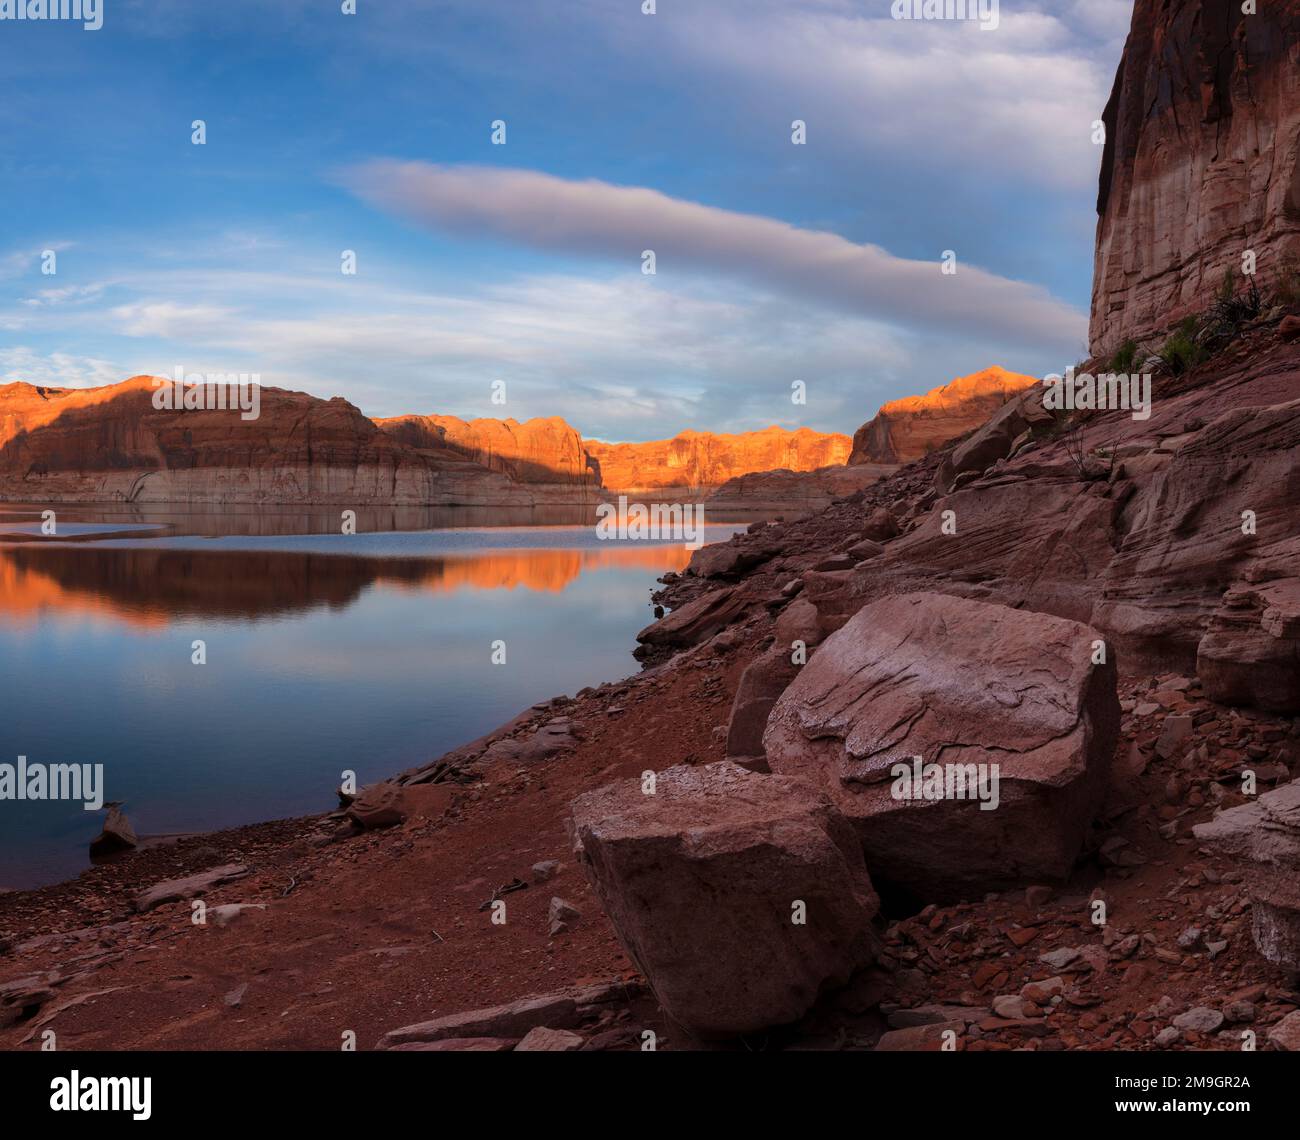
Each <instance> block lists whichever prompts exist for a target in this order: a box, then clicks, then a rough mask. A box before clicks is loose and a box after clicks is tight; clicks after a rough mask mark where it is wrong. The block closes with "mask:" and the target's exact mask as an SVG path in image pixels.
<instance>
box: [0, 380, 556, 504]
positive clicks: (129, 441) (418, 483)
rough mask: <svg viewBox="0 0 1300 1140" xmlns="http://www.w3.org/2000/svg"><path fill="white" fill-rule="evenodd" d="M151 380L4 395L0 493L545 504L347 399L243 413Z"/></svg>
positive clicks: (283, 398) (295, 396)
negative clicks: (172, 392) (178, 404)
mask: <svg viewBox="0 0 1300 1140" xmlns="http://www.w3.org/2000/svg"><path fill="white" fill-rule="evenodd" d="M158 390H159V389H158V388H157V386H156V384H155V381H154V379H153V378H152V377H148V376H136V377H133V378H132V379H130V380H127V381H124V382H123V383H121V384H115V385H112V386H109V387H105V388H88V389H60V388H40V387H35V386H33V385H30V384H10V385H6V386H5V387H4V388H2V389H0V497H4V498H9V499H28V500H34V501H40V502H50V501H63V500H80V501H130V502H206V503H285V502H293V503H313V502H314V503H337V504H340V505H344V506H360V505H364V504H367V503H373V502H382V503H431V504H497V503H500V504H520V503H529V502H535V501H545V496H544V494H543V493H542V492H541V491H538V490H530V489H528V488H525V487H522V486H521V485H519V484H517V483H515V482H514V481H512V480H511V479H509V478H507V477H506V476H504V475H501V474H498V473H496V472H493V471H488V470H487V469H485V468H484V467H482V466H480V465H479V464H477V463H474V462H472V461H471V460H468V459H466V458H465V457H464V456H463V455H462V454H461V453H459V452H458V451H456V450H454V449H452V448H450V447H442V448H428V449H420V450H416V449H414V448H412V447H409V446H407V445H405V444H402V443H400V442H398V441H397V440H395V439H393V438H392V437H391V436H389V435H388V434H386V433H385V432H383V431H381V430H380V429H379V428H378V427H376V426H375V425H374V423H372V422H371V421H370V420H368V419H367V418H366V417H365V416H363V415H362V414H361V412H360V411H359V410H358V409H357V408H355V407H353V405H351V404H349V403H348V402H347V401H346V400H344V399H342V398H341V397H335V398H333V399H331V400H320V399H317V398H315V397H314V396H309V395H307V394H305V393H302V392H287V391H283V390H281V389H278V388H262V389H261V391H260V407H259V408H258V414H257V415H256V417H255V418H247V419H246V418H244V415H243V413H241V411H240V410H238V409H224V410H218V409H211V410H192V411H185V410H167V409H160V408H158V407H155V404H154V399H153V397H154V395H155V393H156V392H157V391H158Z"/></svg>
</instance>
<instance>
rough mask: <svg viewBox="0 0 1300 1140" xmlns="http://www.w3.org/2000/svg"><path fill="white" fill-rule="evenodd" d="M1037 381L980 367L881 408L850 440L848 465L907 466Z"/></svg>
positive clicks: (968, 429) (986, 416) (981, 420)
mask: <svg viewBox="0 0 1300 1140" xmlns="http://www.w3.org/2000/svg"><path fill="white" fill-rule="evenodd" d="M1038 382H1039V377H1036V376H1026V375H1024V374H1023V373H1020V372H1008V371H1007V370H1006V369H1005V368H998V367H993V368H985V369H984V370H983V371H982V372H974V373H972V374H971V375H969V376H959V377H958V378H957V379H956V380H954V381H952V383H950V384H945V385H943V386H942V387H939V388H931V389H930V391H928V392H927V393H926V394H925V395H924V396H907V397H905V398H904V399H901V400H891V401H890V402H889V403H887V404H885V405H884V406H883V407H882V408H881V409H880V411H879V412H877V413H876V415H875V418H874V419H872V420H870V421H869V422H868V423H865V424H863V425H862V427H860V428H858V430H857V431H856V432H855V433H854V436H853V453H852V455H850V456H849V463H851V464H855V465H856V464H860V463H908V462H910V461H911V460H913V459H920V458H921V457H922V456H923V455H928V454H929V453H930V452H931V451H934V450H935V449H936V448H940V447H942V446H943V445H944V444H945V443H948V442H949V441H950V440H954V439H956V438H957V437H958V436H961V435H965V434H966V433H967V432H968V431H970V430H971V429H972V428H977V427H979V426H980V424H982V423H984V421H985V420H987V419H988V418H989V417H990V416H991V415H992V414H993V413H994V412H996V411H997V410H998V409H999V408H1000V407H1002V405H1003V404H1005V403H1006V402H1007V401H1008V400H1010V399H1011V397H1012V396H1014V395H1016V394H1017V393H1018V392H1022V391H1024V390H1025V389H1026V388H1028V387H1030V386H1032V385H1034V384H1036V383H1038Z"/></svg>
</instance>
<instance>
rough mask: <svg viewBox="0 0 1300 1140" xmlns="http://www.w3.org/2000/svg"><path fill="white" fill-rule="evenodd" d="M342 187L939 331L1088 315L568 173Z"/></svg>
mask: <svg viewBox="0 0 1300 1140" xmlns="http://www.w3.org/2000/svg"><path fill="white" fill-rule="evenodd" d="M345 181H346V182H347V184H348V185H349V186H350V187H351V188H352V189H353V190H354V191H355V192H357V193H358V194H360V195H361V196H362V197H363V198H365V199H367V200H368V201H370V202H372V203H374V204H376V205H378V206H380V207H382V208H385V209H388V210H392V211H394V212H397V213H399V214H402V215H404V216H406V217H409V218H412V219H414V220H416V221H419V222H422V223H425V224H427V225H431V226H435V227H437V228H440V229H444V230H448V231H451V232H454V233H457V234H461V235H464V234H472V235H485V236H492V237H498V238H504V239H507V240H510V241H514V242H518V243H521V244H523V245H527V246H531V247H534V248H540V249H546V250H552V251H557V252H563V253H570V254H579V255H598V256H602V257H606V258H615V259H622V260H623V262H624V263H625V264H626V265H627V266H628V272H629V274H630V275H631V274H638V273H639V272H640V258H641V254H642V251H643V250H653V251H654V252H655V254H656V257H657V266H658V273H659V275H661V276H669V277H671V275H672V274H673V273H677V272H681V271H682V270H683V269H691V270H695V271H704V272H706V273H714V274H722V275H726V276H729V277H732V278H739V279H741V280H743V281H746V282H749V283H751V284H753V285H755V286H757V287H758V288H760V289H764V290H772V289H775V290H778V291H781V292H785V293H787V294H788V295H791V296H793V297H797V298H804V299H811V300H813V301H815V302H819V303H821V304H829V305H832V306H835V307H837V308H839V309H840V310H842V311H845V312H851V313H855V314H857V315H859V316H863V317H867V318H870V319H879V320H885V321H888V322H890V323H894V324H900V325H904V326H907V327H910V328H918V329H920V328H926V329H930V330H933V331H935V332H940V333H942V334H944V335H949V336H951V335H962V334H965V335H976V336H984V337H987V338H989V339H991V340H1003V341H1011V342H1013V343H1019V344H1028V345H1039V346H1042V345H1061V344H1065V343H1073V341H1074V340H1076V339H1077V338H1078V337H1079V336H1080V335H1081V334H1082V331H1083V330H1084V328H1085V327H1086V324H1087V319H1086V317H1085V315H1084V314H1083V313H1081V312H1079V311H1077V310H1075V309H1073V308H1071V307H1070V306H1068V305H1066V304H1065V303H1063V302H1061V301H1058V300H1056V299H1055V298H1053V297H1052V296H1051V295H1050V294H1049V293H1047V292H1046V290H1044V289H1042V288H1039V287H1037V286H1033V285H1027V284H1024V283H1023V282H1018V281H1011V280H1008V279H1006V278H1004V277H999V276H997V275H996V274H992V273H987V272H985V271H983V270H981V269H978V268H976V267H974V266H970V265H964V266H963V265H960V264H959V266H958V271H957V272H956V273H955V274H953V275H950V276H948V275H943V274H941V273H940V266H939V262H938V260H937V259H936V260H935V261H932V262H924V261H913V260H907V259H904V258H899V257H894V256H892V255H891V254H889V253H888V252H886V251H885V250H883V249H881V248H880V247H879V246H875V245H860V244H856V243H854V242H850V241H848V240H847V239H845V238H843V237H840V236H839V235H838V234H833V233H827V232H823V231H814V230H806V229H799V228H798V227H795V226H791V225H789V224H787V223H785V222H781V221H777V220H775V219H772V218H764V217H760V216H757V215H753V214H740V213H735V212H733V211H730V210H721V209H717V208H715V207H712V206H702V205H699V204H697V203H694V202H686V201H682V200H680V199H675V198H670V197H668V196H667V195H665V194H661V193H659V192H658V191H656V190H650V189H646V188H644V187H629V186H612V185H610V184H609V183H606V182H599V181H596V180H594V179H590V180H587V181H583V182H574V181H567V180H565V179H561V178H556V177H553V176H551V175H548V174H542V173H539V172H536V171H528V170H503V169H495V168H487V167H472V166H462V167H448V166H435V165H430V164H427V163H417V162H407V163H399V162H388V161H380V162H373V163H369V164H366V165H364V166H361V167H358V168H355V169H353V170H352V171H350V172H348V173H347V174H346V175H345Z"/></svg>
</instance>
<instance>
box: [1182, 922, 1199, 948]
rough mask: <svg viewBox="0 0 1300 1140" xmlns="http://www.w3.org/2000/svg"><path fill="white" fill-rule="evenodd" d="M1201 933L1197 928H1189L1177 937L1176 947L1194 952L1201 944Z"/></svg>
mask: <svg viewBox="0 0 1300 1140" xmlns="http://www.w3.org/2000/svg"><path fill="white" fill-rule="evenodd" d="M1203 933H1204V932H1203V931H1202V930H1201V928H1200V927H1199V926H1189V927H1188V928H1187V929H1186V930H1184V931H1183V932H1182V934H1180V935H1179V936H1178V945H1179V946H1180V947H1182V948H1183V949H1184V950H1195V949H1196V947H1197V946H1199V945H1200V944H1201V935H1202V934H1203Z"/></svg>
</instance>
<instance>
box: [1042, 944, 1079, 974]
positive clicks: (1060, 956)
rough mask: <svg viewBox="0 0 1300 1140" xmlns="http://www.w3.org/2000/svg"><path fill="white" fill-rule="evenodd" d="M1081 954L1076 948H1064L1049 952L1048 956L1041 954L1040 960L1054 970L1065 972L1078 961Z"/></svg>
mask: <svg viewBox="0 0 1300 1140" xmlns="http://www.w3.org/2000/svg"><path fill="white" fill-rule="evenodd" d="M1079 954H1080V951H1079V950H1078V949H1076V948H1075V947H1072V946H1062V947H1061V948H1060V949H1059V950H1049V951H1048V952H1047V953H1046V954H1039V955H1038V960H1039V961H1040V962H1042V964H1043V965H1044V966H1050V967H1051V968H1052V969H1053V970H1064V969H1065V968H1066V967H1067V966H1069V965H1070V964H1071V963H1072V962H1075V961H1077V960H1078V957H1079Z"/></svg>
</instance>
